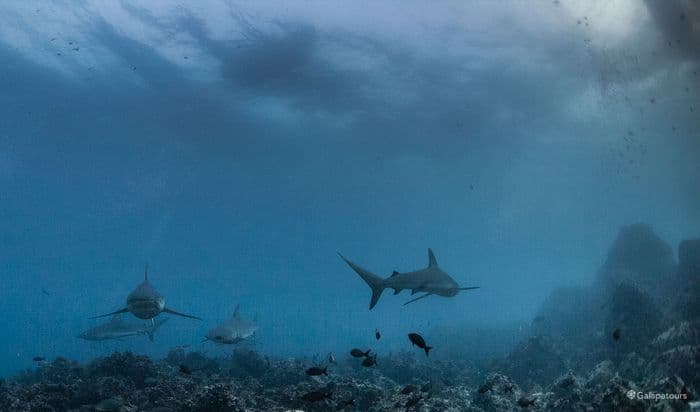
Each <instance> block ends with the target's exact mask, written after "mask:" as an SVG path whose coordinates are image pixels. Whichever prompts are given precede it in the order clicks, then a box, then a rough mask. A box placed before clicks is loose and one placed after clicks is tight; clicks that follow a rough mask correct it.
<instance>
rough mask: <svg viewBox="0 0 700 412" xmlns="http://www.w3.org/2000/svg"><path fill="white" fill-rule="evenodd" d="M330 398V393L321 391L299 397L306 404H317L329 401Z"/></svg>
mask: <svg viewBox="0 0 700 412" xmlns="http://www.w3.org/2000/svg"><path fill="white" fill-rule="evenodd" d="M330 397H331V392H330V391H328V390H321V391H311V392H308V393H305V394H304V396H302V397H301V399H302V400H304V401H306V402H318V401H323V400H326V399H330Z"/></svg>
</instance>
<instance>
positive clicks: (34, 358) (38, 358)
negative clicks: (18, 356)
mask: <svg viewBox="0 0 700 412" xmlns="http://www.w3.org/2000/svg"><path fill="white" fill-rule="evenodd" d="M32 360H33V361H34V362H43V361H45V360H46V358H45V357H43V356H35V357H33V358H32Z"/></svg>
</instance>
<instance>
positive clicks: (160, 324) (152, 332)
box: [146, 318, 168, 342]
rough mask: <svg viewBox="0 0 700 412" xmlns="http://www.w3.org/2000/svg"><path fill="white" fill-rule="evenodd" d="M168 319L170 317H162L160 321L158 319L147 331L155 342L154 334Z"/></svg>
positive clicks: (149, 338)
mask: <svg viewBox="0 0 700 412" xmlns="http://www.w3.org/2000/svg"><path fill="white" fill-rule="evenodd" d="M167 321H168V318H165V319H161V320H159V321H156V322H155V323H154V324H153V325H152V326H151V327H150V328H148V331H147V332H146V334H147V335H148V340H150V341H151V342H153V334H154V333H156V330H158V328H160V327H161V326H163V324H164V323H165V322H167Z"/></svg>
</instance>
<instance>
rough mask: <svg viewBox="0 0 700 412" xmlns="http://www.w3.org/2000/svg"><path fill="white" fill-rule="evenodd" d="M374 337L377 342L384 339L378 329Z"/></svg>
mask: <svg viewBox="0 0 700 412" xmlns="http://www.w3.org/2000/svg"><path fill="white" fill-rule="evenodd" d="M374 337H375V338H377V340H379V339H381V338H382V334H381V332H379V329H376V330H375V331H374Z"/></svg>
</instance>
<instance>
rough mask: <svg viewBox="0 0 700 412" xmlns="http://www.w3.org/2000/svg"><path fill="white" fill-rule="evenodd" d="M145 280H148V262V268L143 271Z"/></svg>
mask: <svg viewBox="0 0 700 412" xmlns="http://www.w3.org/2000/svg"><path fill="white" fill-rule="evenodd" d="M143 280H148V263H146V270H144V271H143Z"/></svg>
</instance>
